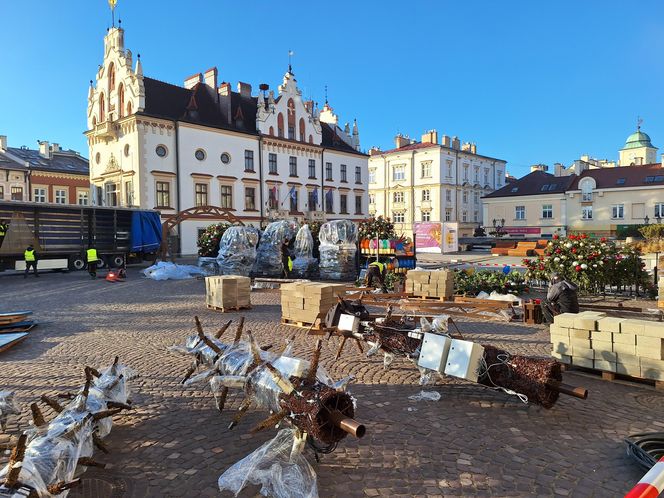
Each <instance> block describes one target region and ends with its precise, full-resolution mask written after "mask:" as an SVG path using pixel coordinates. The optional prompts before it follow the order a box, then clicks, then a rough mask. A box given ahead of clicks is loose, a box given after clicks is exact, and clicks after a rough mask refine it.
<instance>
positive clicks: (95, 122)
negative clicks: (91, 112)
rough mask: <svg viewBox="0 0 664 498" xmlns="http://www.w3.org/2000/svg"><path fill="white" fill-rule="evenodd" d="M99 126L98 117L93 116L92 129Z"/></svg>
mask: <svg viewBox="0 0 664 498" xmlns="http://www.w3.org/2000/svg"><path fill="white" fill-rule="evenodd" d="M95 126H97V116H92V127H93V128H94V127H95Z"/></svg>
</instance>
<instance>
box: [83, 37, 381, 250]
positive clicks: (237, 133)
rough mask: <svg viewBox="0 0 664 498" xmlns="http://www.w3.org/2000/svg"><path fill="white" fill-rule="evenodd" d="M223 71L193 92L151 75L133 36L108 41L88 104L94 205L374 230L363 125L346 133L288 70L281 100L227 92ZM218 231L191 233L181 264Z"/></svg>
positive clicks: (190, 224)
mask: <svg viewBox="0 0 664 498" xmlns="http://www.w3.org/2000/svg"><path fill="white" fill-rule="evenodd" d="M218 78H219V74H218V71H217V68H211V69H208V70H207V71H205V72H204V73H202V74H195V75H193V76H190V77H189V78H187V79H186V80H185V81H184V85H183V86H177V85H172V84H169V83H165V82H162V81H159V80H156V79H153V78H149V77H147V76H144V75H143V67H142V62H141V60H140V55H139V56H138V57H137V58H136V60H134V57H133V54H132V53H131V51H130V50H128V49H125V46H124V30H123V29H122V28H116V27H113V28H111V29H110V30H109V31H108V33H107V35H106V36H105V38H104V59H103V63H102V64H101V65H100V66H99V69H98V71H97V75H96V81H95V82H93V81H91V84H90V89H89V93H88V106H87V124H88V131H86V133H85V134H86V136H87V138H88V143H89V148H90V182H91V184H92V185H93V191H94V192H93V196H92V201H93V203H94V204H96V205H104V206H124V207H140V208H147V209H153V208H154V209H158V210H159V211H161V213H162V217H165V216H168V215H171V214H174V213H177V212H179V211H182V210H185V209H188V208H191V207H195V206H206V205H211V206H218V207H222V208H228V209H231V210H233V212H234V213H235V215H236V216H238V217H239V218H240V219H241V220H242V221H243V222H244V223H245V224H252V225H255V226H265V225H266V224H267V223H268V222H269V221H271V220H274V219H294V220H298V221H302V220H307V219H321V218H323V219H327V220H330V219H352V220H360V219H363V218H366V216H367V210H368V195H367V189H366V182H367V178H368V167H367V164H368V156H367V155H366V154H364V153H362V152H361V151H360V139H359V132H358V127H357V123H356V122H354V123H353V125H352V129H351V126H350V125H349V124H346V125H345V126H344V127H343V128H341V127H340V125H339V120H338V117H337V115H336V114H335V113H334V111H333V109H332V107H331V106H330V105H329V103H328V102H327V101H326V102H325V105H324V106H323V107H322V108H321V109H319V108H318V106H317V104H315V103H314V102H313V101H312V100H305V99H303V98H302V92H301V90H300V89H299V88H298V86H297V81H296V79H295V75H294V73H293V71H292V69H291V67H290V66H289V68H288V71H287V72H286V74H285V75H284V77H283V81H282V84H281V85H279V86H278V88H277V92H276V94H275V92H274V91H273V90H270V89H269V86H268V85H266V84H261V85H260V87H259V91H258V92H254V91H252V87H251V85H250V84H248V83H242V82H239V83H238V84H237V87H236V89H235V90H233V89H232V88H231V84H230V83H227V82H225V81H222V82H219V81H218ZM208 223H209V221H208V220H202V219H200V220H197V219H192V220H187V221H185V222H183V223H182V224H181V225H180V228H179V236H180V252H181V253H182V254H195V253H196V240H197V235H198V233H199V232H200V230H202V229H204V228H205V226H207V224H208Z"/></svg>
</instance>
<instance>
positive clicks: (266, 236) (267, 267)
mask: <svg viewBox="0 0 664 498" xmlns="http://www.w3.org/2000/svg"><path fill="white" fill-rule="evenodd" d="M294 235H295V227H294V226H293V225H291V224H290V223H289V222H287V221H285V220H281V221H275V222H273V223H270V224H269V225H268V226H267V228H266V229H265V231H264V232H263V234H262V235H261V238H260V242H259V244H258V252H257V255H256V263H255V264H254V267H253V270H252V273H253V274H254V275H257V276H264V277H280V276H281V275H282V274H283V271H284V265H283V263H282V259H281V256H282V254H281V244H283V242H284V240H285V239H288V240H291V239H292V238H293V236H294Z"/></svg>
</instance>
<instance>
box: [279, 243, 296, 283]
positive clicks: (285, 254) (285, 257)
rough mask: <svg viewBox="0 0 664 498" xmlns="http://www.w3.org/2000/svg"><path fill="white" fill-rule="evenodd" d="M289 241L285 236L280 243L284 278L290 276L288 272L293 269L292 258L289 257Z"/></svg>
mask: <svg viewBox="0 0 664 498" xmlns="http://www.w3.org/2000/svg"><path fill="white" fill-rule="evenodd" d="M289 243H290V241H289V240H288V238H285V239H284V241H283V242H282V243H281V264H282V265H283V267H284V273H283V276H284V278H289V277H290V272H291V271H293V260H292V259H291V257H290V247H289V245H290V244H289Z"/></svg>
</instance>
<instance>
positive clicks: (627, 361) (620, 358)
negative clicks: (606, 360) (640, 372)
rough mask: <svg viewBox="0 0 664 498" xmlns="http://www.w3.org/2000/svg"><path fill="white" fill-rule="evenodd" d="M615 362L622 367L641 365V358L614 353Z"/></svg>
mask: <svg viewBox="0 0 664 498" xmlns="http://www.w3.org/2000/svg"><path fill="white" fill-rule="evenodd" d="M616 357H617V362H618V363H622V364H624V365H641V358H639V357H638V356H636V355H635V354H625V353H616Z"/></svg>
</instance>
